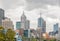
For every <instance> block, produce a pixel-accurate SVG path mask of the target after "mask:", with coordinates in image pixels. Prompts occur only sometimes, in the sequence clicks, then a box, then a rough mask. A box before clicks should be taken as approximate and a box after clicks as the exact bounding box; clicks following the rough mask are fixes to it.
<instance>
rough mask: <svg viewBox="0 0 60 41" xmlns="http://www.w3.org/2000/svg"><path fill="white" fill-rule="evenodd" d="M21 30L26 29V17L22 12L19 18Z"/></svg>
mask: <svg viewBox="0 0 60 41" xmlns="http://www.w3.org/2000/svg"><path fill="white" fill-rule="evenodd" d="M21 28H24V29H25V28H26V16H25V15H24V12H23V14H22V16H21Z"/></svg>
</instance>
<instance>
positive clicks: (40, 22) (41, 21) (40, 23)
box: [38, 14, 46, 33]
mask: <svg viewBox="0 0 60 41" xmlns="http://www.w3.org/2000/svg"><path fill="white" fill-rule="evenodd" d="M38 27H39V28H41V29H42V33H45V32H46V21H45V20H44V19H43V18H42V17H41V14H40V17H39V18H38Z"/></svg>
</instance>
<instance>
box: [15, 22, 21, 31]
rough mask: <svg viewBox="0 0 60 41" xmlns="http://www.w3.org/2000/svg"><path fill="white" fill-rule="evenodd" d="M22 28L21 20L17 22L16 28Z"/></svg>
mask: <svg viewBox="0 0 60 41" xmlns="http://www.w3.org/2000/svg"><path fill="white" fill-rule="evenodd" d="M20 28H21V22H20V21H19V22H16V29H17V30H19V29H20Z"/></svg>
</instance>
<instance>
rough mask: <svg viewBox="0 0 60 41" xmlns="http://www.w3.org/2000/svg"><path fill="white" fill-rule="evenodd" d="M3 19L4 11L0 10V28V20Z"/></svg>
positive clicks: (0, 22) (0, 23)
mask: <svg viewBox="0 0 60 41" xmlns="http://www.w3.org/2000/svg"><path fill="white" fill-rule="evenodd" d="M4 18H5V16H4V10H3V9H1V8H0V26H2V20H3V19H4Z"/></svg>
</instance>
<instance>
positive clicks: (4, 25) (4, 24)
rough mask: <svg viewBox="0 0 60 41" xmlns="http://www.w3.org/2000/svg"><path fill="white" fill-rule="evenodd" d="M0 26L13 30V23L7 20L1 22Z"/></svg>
mask: <svg viewBox="0 0 60 41" xmlns="http://www.w3.org/2000/svg"><path fill="white" fill-rule="evenodd" d="M2 26H3V27H4V28H5V29H13V30H14V25H13V22H12V21H11V20H10V19H9V18H6V19H4V20H2Z"/></svg>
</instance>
